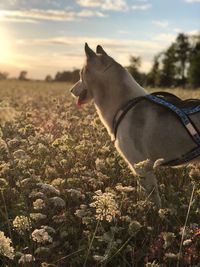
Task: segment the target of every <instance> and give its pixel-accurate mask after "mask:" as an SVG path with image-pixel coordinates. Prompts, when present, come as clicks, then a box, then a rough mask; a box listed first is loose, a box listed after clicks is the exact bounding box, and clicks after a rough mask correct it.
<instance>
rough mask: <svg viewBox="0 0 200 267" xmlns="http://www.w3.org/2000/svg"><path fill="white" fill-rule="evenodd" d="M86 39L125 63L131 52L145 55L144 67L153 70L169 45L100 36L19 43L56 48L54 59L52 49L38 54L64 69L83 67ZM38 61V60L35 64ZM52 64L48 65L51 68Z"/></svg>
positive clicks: (28, 48)
mask: <svg viewBox="0 0 200 267" xmlns="http://www.w3.org/2000/svg"><path fill="white" fill-rule="evenodd" d="M85 42H88V44H89V45H90V46H91V48H93V49H95V48H96V46H97V45H98V44H101V45H102V46H103V47H104V48H105V50H106V51H107V52H108V53H109V54H110V55H111V56H112V57H113V58H115V59H116V60H117V61H118V62H119V63H121V64H122V65H123V66H127V65H128V64H129V57H130V55H134V56H141V57H142V61H143V65H142V68H141V69H142V70H143V71H148V70H149V67H150V66H151V61H152V58H153V56H154V55H155V54H156V53H158V52H160V51H162V50H163V49H164V48H165V47H166V45H165V44H164V43H162V42H157V41H144V40H130V39H119V38H97V37H88V36H79V37H74V36H66V37H64V36H63V37H55V38H42V39H31V40H30V39H29V40H26V39H24V40H18V42H17V43H18V46H22V47H21V49H23V47H24V49H26V50H27V51H29V50H31V49H32V46H33V47H34V48H35V47H36V46H40V51H50V50H51V51H56V53H57V55H56V56H55V57H54V56H52V58H51V59H48V58H49V52H48V55H47V56H45V52H43V53H42V52H40V53H41V55H38V58H41V59H42V62H48V64H47V65H48V66H49V65H51V64H52V65H53V66H54V69H56V70H63V69H73V68H81V67H82V64H83V62H84V58H85V55H84V43H85ZM47 46H49V48H47ZM24 49H23V50H24ZM35 64H36V63H34V64H33V65H35ZM45 64H46V63H45ZM38 65H39V63H38ZM48 66H47V67H45V68H44V69H45V70H47V69H49V67H48ZM38 68H39V69H41V67H40V66H38ZM38 68H37V71H38ZM35 69H36V67H35ZM43 72H44V71H43V70H42V73H43Z"/></svg>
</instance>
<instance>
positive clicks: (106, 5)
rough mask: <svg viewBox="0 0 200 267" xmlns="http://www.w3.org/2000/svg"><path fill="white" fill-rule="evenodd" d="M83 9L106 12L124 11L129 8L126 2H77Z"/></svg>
mask: <svg viewBox="0 0 200 267" xmlns="http://www.w3.org/2000/svg"><path fill="white" fill-rule="evenodd" d="M77 3H78V4H79V5H80V6H83V7H91V8H94V7H98V8H101V9H104V10H114V11H123V10H126V9H127V8H128V5H127V3H126V0H77Z"/></svg>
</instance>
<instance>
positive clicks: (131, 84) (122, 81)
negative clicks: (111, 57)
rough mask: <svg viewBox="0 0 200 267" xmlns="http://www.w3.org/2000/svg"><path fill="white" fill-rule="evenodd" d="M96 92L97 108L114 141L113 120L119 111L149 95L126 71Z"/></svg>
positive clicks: (95, 101)
mask: <svg viewBox="0 0 200 267" xmlns="http://www.w3.org/2000/svg"><path fill="white" fill-rule="evenodd" d="M102 86H103V90H102ZM95 91H96V94H95V95H94V103H95V107H96V109H97V112H98V114H99V117H100V119H101V121H102V122H103V124H104V125H105V127H106V129H107V131H108V133H109V134H110V136H111V138H112V139H113V138H114V136H113V119H114V116H115V114H116V113H117V111H118V110H119V109H120V108H121V107H122V106H124V105H125V104H126V103H127V102H128V101H129V100H131V99H133V98H135V97H138V96H142V95H145V94H147V93H146V91H145V90H144V88H142V87H141V86H140V85H139V84H138V83H137V82H136V81H135V80H134V79H133V77H132V76H131V75H130V74H129V72H128V71H127V70H125V69H123V75H122V76H121V77H117V79H116V80H115V81H113V82H112V83H109V82H108V83H106V84H105V85H101V88H97V90H95Z"/></svg>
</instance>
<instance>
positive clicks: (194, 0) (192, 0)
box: [185, 0, 200, 4]
mask: <svg viewBox="0 0 200 267" xmlns="http://www.w3.org/2000/svg"><path fill="white" fill-rule="evenodd" d="M185 2H186V3H189V4H192V3H200V0H185Z"/></svg>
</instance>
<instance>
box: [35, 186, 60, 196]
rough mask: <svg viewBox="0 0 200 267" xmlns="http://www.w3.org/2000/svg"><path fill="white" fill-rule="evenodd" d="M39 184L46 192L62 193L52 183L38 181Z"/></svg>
mask: <svg viewBox="0 0 200 267" xmlns="http://www.w3.org/2000/svg"><path fill="white" fill-rule="evenodd" d="M37 186H39V187H40V188H41V190H42V191H43V192H44V193H47V194H48V193H49V194H55V195H60V191H59V190H57V189H56V188H55V187H54V186H52V185H50V184H45V183H37Z"/></svg>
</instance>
